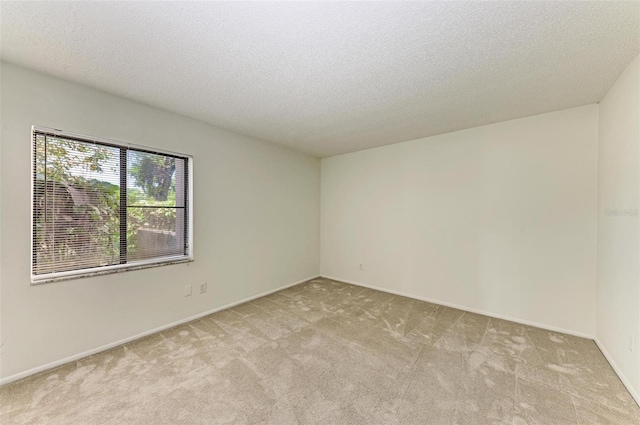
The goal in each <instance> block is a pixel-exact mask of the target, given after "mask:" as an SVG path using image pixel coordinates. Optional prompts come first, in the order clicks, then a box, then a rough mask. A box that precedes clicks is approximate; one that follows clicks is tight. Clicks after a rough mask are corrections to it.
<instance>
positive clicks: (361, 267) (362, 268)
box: [360, 263, 364, 271]
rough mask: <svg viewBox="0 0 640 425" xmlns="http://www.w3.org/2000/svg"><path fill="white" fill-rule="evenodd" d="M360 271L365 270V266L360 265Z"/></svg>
mask: <svg viewBox="0 0 640 425" xmlns="http://www.w3.org/2000/svg"><path fill="white" fill-rule="evenodd" d="M360 270H361V271H362V270H364V264H362V263H360Z"/></svg>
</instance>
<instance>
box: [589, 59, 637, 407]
mask: <svg viewBox="0 0 640 425" xmlns="http://www.w3.org/2000/svg"><path fill="white" fill-rule="evenodd" d="M598 173H599V176H598V284H597V316H596V317H597V329H596V338H597V341H598V343H599V345H600V347H601V348H602V351H603V352H604V353H605V354H606V355H607V356H608V357H609V361H610V362H611V363H612V365H613V366H614V367H615V368H616V370H617V372H618V374H619V375H620V377H621V378H622V379H623V380H624V381H625V383H626V384H627V387H629V389H630V390H631V392H632V393H633V394H634V396H635V398H636V400H638V403H640V217H638V209H639V208H640V205H639V199H640V56H639V57H637V58H636V59H635V60H634V61H633V62H632V63H631V65H629V67H628V68H627V69H626V71H625V72H624V73H623V74H622V75H621V76H620V77H619V78H618V81H617V82H616V83H615V84H614V86H613V87H612V88H611V89H610V90H609V93H607V95H606V96H605V97H604V99H603V100H602V101H601V102H600V130H599V148H598ZM611 211H614V212H613V213H612V212H611ZM630 335H631V336H633V337H634V339H635V351H633V352H632V351H631V350H629V347H628V344H629V340H628V338H629V336H630Z"/></svg>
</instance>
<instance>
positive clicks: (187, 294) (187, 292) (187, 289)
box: [184, 285, 191, 297]
mask: <svg viewBox="0 0 640 425" xmlns="http://www.w3.org/2000/svg"><path fill="white" fill-rule="evenodd" d="M184 296H185V297H190V296H191V285H187V286H185V287H184Z"/></svg>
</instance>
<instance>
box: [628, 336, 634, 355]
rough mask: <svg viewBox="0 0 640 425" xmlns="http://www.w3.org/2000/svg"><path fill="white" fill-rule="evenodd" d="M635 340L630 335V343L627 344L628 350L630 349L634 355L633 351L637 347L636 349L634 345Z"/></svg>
mask: <svg viewBox="0 0 640 425" xmlns="http://www.w3.org/2000/svg"><path fill="white" fill-rule="evenodd" d="M634 339H635V338H634V337H633V334H629V340H628V342H627V346H628V348H629V351H631V352H632V353H633V350H634V348H635V347H634V345H635V344H634V343H635V341H634Z"/></svg>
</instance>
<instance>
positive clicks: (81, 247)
mask: <svg viewBox="0 0 640 425" xmlns="http://www.w3.org/2000/svg"><path fill="white" fill-rule="evenodd" d="M32 134H33V185H32V188H33V189H32V192H33V207H32V238H33V239H32V241H33V243H32V267H31V281H32V283H43V282H51V281H55V280H62V279H69V278H74V277H80V276H87V275H94V274H101V273H108V272H115V271H122V270H129V269H135V268H142V267H150V266H154V265H159V264H171V263H176V262H183V261H189V260H191V259H192V251H191V247H192V245H193V244H192V241H191V239H192V237H191V235H192V231H191V228H192V225H191V210H192V208H191V196H190V188H191V178H190V176H191V169H192V168H193V167H192V161H193V160H192V159H191V157H190V156H187V155H181V154H176V153H169V152H161V151H157V150H153V149H150V148H145V147H140V146H133V145H128V144H123V143H119V142H113V141H106V140H99V139H96V138H92V137H85V136H80V135H77V134H72V133H65V132H61V131H59V130H52V129H46V128H41V127H35V126H34V127H33V129H32Z"/></svg>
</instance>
